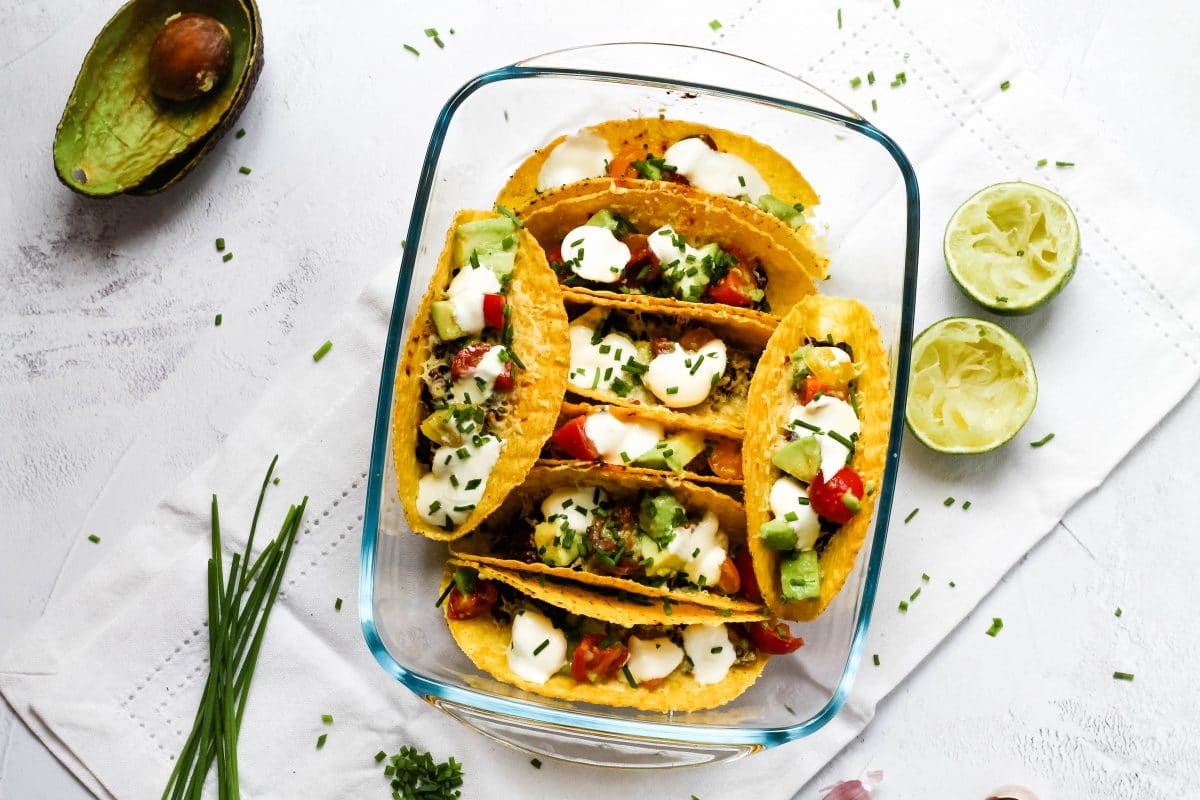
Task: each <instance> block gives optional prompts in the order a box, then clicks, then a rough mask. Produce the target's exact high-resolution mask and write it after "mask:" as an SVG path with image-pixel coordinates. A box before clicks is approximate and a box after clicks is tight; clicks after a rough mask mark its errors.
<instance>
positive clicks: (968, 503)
mask: <svg viewBox="0 0 1200 800" xmlns="http://www.w3.org/2000/svg"><path fill="white" fill-rule="evenodd" d="M970 507H971V501H970V500H963V504H962V510H963V511H966V510H967V509H968V508H970Z"/></svg>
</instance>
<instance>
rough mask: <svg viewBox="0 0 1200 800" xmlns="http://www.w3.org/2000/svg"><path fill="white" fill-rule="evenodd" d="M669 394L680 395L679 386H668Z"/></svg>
mask: <svg viewBox="0 0 1200 800" xmlns="http://www.w3.org/2000/svg"><path fill="white" fill-rule="evenodd" d="M667 394H679V387H678V386H668V387H667Z"/></svg>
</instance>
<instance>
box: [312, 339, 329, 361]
mask: <svg viewBox="0 0 1200 800" xmlns="http://www.w3.org/2000/svg"><path fill="white" fill-rule="evenodd" d="M331 349H333V342H330V341H326V342H325V344H323V345H321V346H320V347H318V348H317V352H315V353H313V361H320V360H321V359H322V358H324V357H325V354H326V353H328V352H329V351H330V350H331Z"/></svg>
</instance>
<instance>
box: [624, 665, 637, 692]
mask: <svg viewBox="0 0 1200 800" xmlns="http://www.w3.org/2000/svg"><path fill="white" fill-rule="evenodd" d="M621 672H624V673H625V680H626V681H627V682H628V683H629V686H630V688H633V689H636V688H637V681H635V680H634V679H633V673H632V672H630V671H629V665H628V664H626V665H625V666H623V667H621Z"/></svg>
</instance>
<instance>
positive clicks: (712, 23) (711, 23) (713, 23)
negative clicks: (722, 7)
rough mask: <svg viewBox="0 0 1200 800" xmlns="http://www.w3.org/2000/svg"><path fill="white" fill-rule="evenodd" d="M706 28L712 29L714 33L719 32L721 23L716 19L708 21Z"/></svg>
mask: <svg viewBox="0 0 1200 800" xmlns="http://www.w3.org/2000/svg"><path fill="white" fill-rule="evenodd" d="M708 27H710V28H712V29H713V30H714V31H719V30H721V21H720V20H716V19H714V20H710V21H709V23H708Z"/></svg>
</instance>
